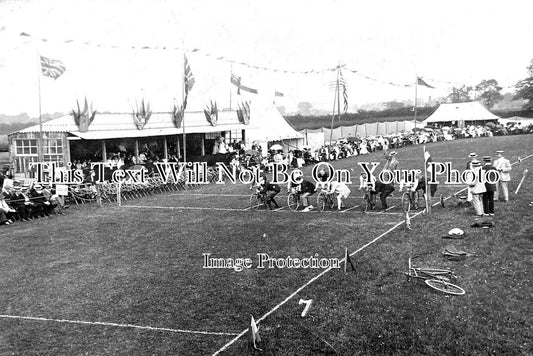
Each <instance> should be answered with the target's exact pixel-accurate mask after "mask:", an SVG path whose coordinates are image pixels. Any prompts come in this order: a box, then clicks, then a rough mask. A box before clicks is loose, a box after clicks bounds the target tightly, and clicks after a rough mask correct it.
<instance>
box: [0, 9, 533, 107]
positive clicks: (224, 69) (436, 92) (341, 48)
mask: <svg viewBox="0 0 533 356" xmlns="http://www.w3.org/2000/svg"><path fill="white" fill-rule="evenodd" d="M532 13H533V2H531V1H528V0H523V1H505V2H504V1H494V0H490V1H450V0H447V1H393V0H390V1H349V0H346V1H273V0H269V1H251V0H250V1H220V0H218V1H216V0H204V1H201V0H195V1H154V0H152V1H136V0H133V1H110V0H91V1H89V0H76V1H59V0H26V1H13V0H11V1H0V113H4V114H18V113H22V112H27V113H29V114H30V115H31V116H36V115H37V114H38V89H37V88H38V85H37V79H38V75H37V74H38V61H37V58H38V53H40V54H42V55H45V56H48V57H50V58H54V59H59V60H61V61H63V62H64V64H65V65H66V67H67V71H66V72H65V74H64V75H63V76H61V77H60V78H59V79H57V80H53V79H50V78H45V77H41V98H42V111H43V113H53V112H67V111H69V110H70V109H72V108H73V107H74V105H75V101H76V99H78V98H79V99H83V97H84V96H87V97H88V99H89V100H90V101H92V102H93V103H94V105H95V108H96V109H98V110H99V111H115V112H128V111H131V108H132V106H135V102H136V101H140V100H141V99H142V98H143V97H144V98H146V99H147V100H149V101H150V102H151V103H152V107H153V109H154V110H155V111H168V110H169V109H170V107H171V105H172V102H173V99H174V98H176V99H177V100H178V101H181V96H182V91H181V72H182V57H183V51H182V50H181V48H186V49H187V57H188V59H189V62H190V65H191V68H192V71H193V74H194V76H195V79H196V84H195V86H194V88H193V89H192V91H191V94H190V97H189V107H188V109H190V110H201V109H202V108H203V106H204V105H205V103H206V102H208V101H209V100H210V99H212V100H216V101H217V103H218V104H219V107H228V106H229V100H230V91H233V94H232V101H233V106H235V103H236V102H237V101H238V98H237V96H236V92H235V87H233V86H232V85H231V84H230V81H229V77H230V72H233V73H234V74H237V75H238V76H240V77H242V83H243V84H244V85H246V86H249V87H252V88H256V89H258V90H259V93H260V94H259V95H249V96H248V97H247V98H248V99H252V100H257V101H264V102H272V101H273V99H274V96H273V94H274V91H275V90H277V91H280V92H283V93H284V94H285V97H283V98H276V104H277V105H283V106H285V107H286V109H287V111H295V110H296V106H297V104H298V103H299V102H301V101H309V102H311V103H312V105H313V107H315V108H319V109H324V110H331V109H332V107H333V94H334V93H333V92H332V91H330V89H329V82H331V81H333V80H335V72H331V71H325V72H321V73H320V74H291V73H283V72H276V71H274V69H282V70H287V71H295V72H302V71H306V70H325V69H327V68H331V67H335V66H336V65H337V64H338V63H341V64H345V65H346V66H347V68H349V69H352V70H357V71H358V74H354V73H352V72H349V71H346V70H345V71H344V77H345V78H346V80H347V88H348V96H349V107H350V109H351V108H353V106H354V105H359V106H360V105H363V104H365V103H368V102H380V101H388V100H406V99H411V100H412V99H413V98H414V90H413V88H406V87H401V86H393V85H389V84H384V83H381V82H392V83H397V84H411V83H413V82H414V80H415V77H416V75H419V76H421V77H423V78H425V79H427V81H428V82H429V83H430V84H433V85H435V86H436V87H437V89H426V88H419V97H421V98H423V99H427V98H428V96H432V97H439V96H446V95H447V94H448V91H449V89H450V88H451V86H452V84H450V83H447V82H453V83H457V84H456V85H459V84H468V85H473V84H474V85H475V84H477V83H479V82H480V81H481V80H482V79H491V78H494V79H496V80H497V81H498V82H499V83H500V85H502V86H504V87H506V86H512V85H514V84H515V83H516V82H517V81H518V80H520V79H523V78H525V77H526V67H527V65H528V64H529V62H530V60H531V59H533V46H532V43H533V21H531V14H532ZM21 32H25V33H28V34H31V35H32V36H33V37H31V38H29V37H21V36H19V34H20V33H21ZM39 39H46V40H47V41H46V42H44V41H41V40H39ZM67 40H70V42H68V43H65V41H67ZM111 46H117V47H118V48H110V47H111ZM132 46H133V47H137V48H136V49H132ZM143 46H147V47H150V48H152V49H140V48H141V47H143ZM156 47H157V49H154V48H156ZM163 47H165V48H166V49H164V50H163V49H162V48H163ZM174 48H179V49H174ZM193 49H198V51H195V52H193V51H192V50H193ZM220 57H223V58H222V59H217V58H220ZM228 60H234V61H236V62H244V63H247V64H249V65H251V66H259V67H266V68H269V70H258V69H254V68H250V67H248V66H243V65H240V64H237V63H235V64H231V63H230V62H228ZM364 76H367V77H371V78H375V79H377V80H378V82H375V81H370V80H368V79H365V78H364ZM510 90H512V89H508V90H506V91H510Z"/></svg>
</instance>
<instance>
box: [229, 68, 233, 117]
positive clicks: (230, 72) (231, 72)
mask: <svg viewBox="0 0 533 356" xmlns="http://www.w3.org/2000/svg"><path fill="white" fill-rule="evenodd" d="M229 74H230V76H229V77H230V81H231V77H232V76H233V63H230V64H229ZM229 109H230V111H231V85H230V86H229Z"/></svg>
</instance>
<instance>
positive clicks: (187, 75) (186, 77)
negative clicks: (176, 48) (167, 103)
mask: <svg viewBox="0 0 533 356" xmlns="http://www.w3.org/2000/svg"><path fill="white" fill-rule="evenodd" d="M183 66H184V67H183V82H184V83H185V95H188V94H189V92H190V91H191V89H192V87H193V86H194V83H195V81H194V76H193V75H192V71H191V66H190V65H189V61H188V60H187V56H185V55H183Z"/></svg>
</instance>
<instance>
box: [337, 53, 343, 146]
mask: <svg viewBox="0 0 533 356" xmlns="http://www.w3.org/2000/svg"><path fill="white" fill-rule="evenodd" d="M340 72H341V62H340V61H339V67H338V69H337V116H338V118H339V125H340V123H341V89H340V85H339V75H340ZM340 128H341V137H342V136H343V135H342V125H340Z"/></svg>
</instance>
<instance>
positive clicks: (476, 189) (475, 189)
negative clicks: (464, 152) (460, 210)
mask: <svg viewBox="0 0 533 356" xmlns="http://www.w3.org/2000/svg"><path fill="white" fill-rule="evenodd" d="M472 168H473V171H474V172H475V176H476V177H478V176H479V175H480V174H481V162H480V161H478V160H474V161H472ZM470 188H471V192H472V205H473V206H474V210H475V211H476V215H477V216H483V215H484V213H483V201H482V194H483V193H485V192H486V191H487V189H486V188H485V183H483V182H481V181H480V179H475V181H474V182H473V183H472V184H471V185H470Z"/></svg>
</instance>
